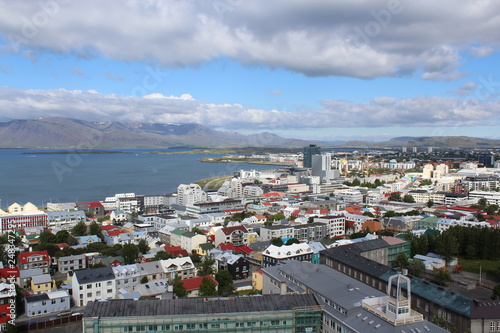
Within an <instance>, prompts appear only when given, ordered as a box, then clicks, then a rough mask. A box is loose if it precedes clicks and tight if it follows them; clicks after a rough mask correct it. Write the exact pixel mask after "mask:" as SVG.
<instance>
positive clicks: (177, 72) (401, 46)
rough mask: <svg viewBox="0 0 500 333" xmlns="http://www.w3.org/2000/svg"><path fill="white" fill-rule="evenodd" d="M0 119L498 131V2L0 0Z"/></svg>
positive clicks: (348, 132) (325, 133)
mask: <svg viewBox="0 0 500 333" xmlns="http://www.w3.org/2000/svg"><path fill="white" fill-rule="evenodd" d="M1 3H2V5H3V6H2V8H4V10H3V11H2V13H0V18H1V19H0V55H1V56H0V106H1V108H2V110H3V111H2V115H1V117H0V121H9V120H12V119H26V118H37V117H46V116H60V117H69V118H77V119H85V120H102V121H106V120H113V121H141V122H164V123H199V124H203V125H207V126H210V127H212V128H215V129H218V130H235V131H238V132H241V133H245V134H246V133H255V132H261V131H266V132H273V133H275V134H277V135H280V136H283V137H294V138H301V139H311V140H353V139H355V140H374V141H382V140H386V139H389V138H391V137H397V136H452V135H465V136H471V137H484V138H500V136H499V135H498V133H497V131H496V128H497V126H498V124H499V113H500V111H499V110H500V108H499V107H500V101H499V99H498V97H499V96H500V72H499V66H498V63H499V60H500V59H499V53H498V46H499V43H500V37H498V34H497V33H496V32H497V31H498V30H499V28H500V20H499V14H498V13H500V3H497V2H494V1H481V2H475V1H462V2H459V3H456V2H454V1H441V2H439V3H435V2H431V1H420V2H418V3H417V2H413V1H409V0H408V1H404V0H401V1H398V0H391V1H362V2H358V3H357V4H356V5H354V4H352V2H349V1H336V2H331V1H326V0H314V1H303V0H292V1H281V0H280V1H273V2H271V3H269V2H264V1H260V0H256V1H252V2H250V3H248V2H243V1H241V0H217V1H212V2H206V1H205V2H203V1H190V2H187V1H186V2H178V1H149V2H139V1H129V2H127V3H124V2H120V1H109V2H106V3H102V2H97V1H86V2H85V3H79V2H71V1H67V0H50V1H40V2H35V1H30V2H9V1H1Z"/></svg>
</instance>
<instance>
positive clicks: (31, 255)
mask: <svg viewBox="0 0 500 333" xmlns="http://www.w3.org/2000/svg"><path fill="white" fill-rule="evenodd" d="M50 264H51V258H50V256H49V253H48V252H47V251H46V250H45V251H32V252H22V253H19V256H18V266H19V270H26V269H32V268H41V269H42V272H43V273H49V269H50Z"/></svg>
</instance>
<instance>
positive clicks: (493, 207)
mask: <svg viewBox="0 0 500 333" xmlns="http://www.w3.org/2000/svg"><path fill="white" fill-rule="evenodd" d="M484 211H485V212H486V214H488V215H495V214H496V213H497V211H498V205H495V204H493V205H488V206H486V208H485V209H484Z"/></svg>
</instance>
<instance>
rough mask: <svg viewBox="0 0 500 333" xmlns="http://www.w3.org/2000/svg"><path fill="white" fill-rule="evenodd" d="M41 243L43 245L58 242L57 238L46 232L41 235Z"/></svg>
mask: <svg viewBox="0 0 500 333" xmlns="http://www.w3.org/2000/svg"><path fill="white" fill-rule="evenodd" d="M39 242H40V243H41V244H54V243H55V242H56V236H55V235H54V234H53V233H51V232H50V231H48V230H45V231H43V232H42V233H41V234H40V238H39Z"/></svg>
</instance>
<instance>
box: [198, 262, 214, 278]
mask: <svg viewBox="0 0 500 333" xmlns="http://www.w3.org/2000/svg"><path fill="white" fill-rule="evenodd" d="M214 264H215V259H213V258H207V257H205V258H204V260H203V261H202V262H201V265H200V267H198V272H197V275H198V276H205V275H213V274H214V272H215V271H214Z"/></svg>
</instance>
